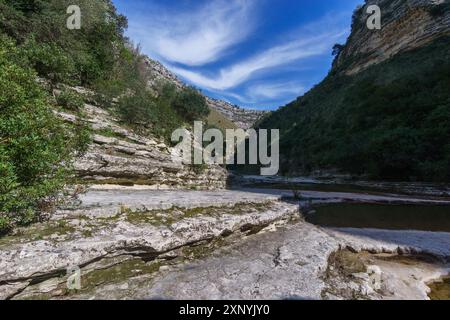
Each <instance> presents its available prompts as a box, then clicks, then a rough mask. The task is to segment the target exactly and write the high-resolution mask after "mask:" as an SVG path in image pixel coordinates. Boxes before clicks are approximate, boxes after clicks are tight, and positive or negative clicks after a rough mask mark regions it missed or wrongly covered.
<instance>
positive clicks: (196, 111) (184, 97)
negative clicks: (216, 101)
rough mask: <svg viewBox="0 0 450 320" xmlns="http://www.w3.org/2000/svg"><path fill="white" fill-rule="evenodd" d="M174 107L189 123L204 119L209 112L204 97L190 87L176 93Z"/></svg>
mask: <svg viewBox="0 0 450 320" xmlns="http://www.w3.org/2000/svg"><path fill="white" fill-rule="evenodd" d="M174 107H175V109H176V110H178V112H180V113H181V114H183V115H184V116H185V117H186V119H187V120H190V121H194V120H198V119H204V118H206V117H207V116H208V115H209V112H210V111H209V107H208V104H207V103H206V99H205V97H204V96H202V95H201V94H200V93H199V92H198V91H197V90H196V89H195V88H192V87H186V88H184V89H183V90H181V92H179V93H178V95H177V97H176V98H175V101H174Z"/></svg>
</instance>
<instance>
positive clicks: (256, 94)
mask: <svg viewBox="0 0 450 320" xmlns="http://www.w3.org/2000/svg"><path fill="white" fill-rule="evenodd" d="M305 91H306V88H305V87H304V86H303V85H302V84H301V83H299V82H298V81H287V82H275V83H273V82H265V83H258V84H254V85H250V86H249V87H248V88H246V90H245V92H244V93H242V94H237V93H234V92H221V93H222V94H224V95H225V96H227V97H230V98H233V99H235V100H238V101H239V102H240V103H242V104H255V103H259V102H261V101H267V102H270V101H276V100H278V99H279V98H286V97H287V96H293V97H297V96H300V95H302V94H304V93H305Z"/></svg>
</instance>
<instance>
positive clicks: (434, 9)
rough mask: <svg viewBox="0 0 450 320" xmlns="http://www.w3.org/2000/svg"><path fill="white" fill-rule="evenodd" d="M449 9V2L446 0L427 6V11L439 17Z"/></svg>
mask: <svg viewBox="0 0 450 320" xmlns="http://www.w3.org/2000/svg"><path fill="white" fill-rule="evenodd" d="M449 11H450V2H448V0H446V2H443V3H441V4H438V5H431V6H430V7H429V12H430V14H431V15H432V16H433V17H440V16H443V15H444V14H445V13H446V12H449Z"/></svg>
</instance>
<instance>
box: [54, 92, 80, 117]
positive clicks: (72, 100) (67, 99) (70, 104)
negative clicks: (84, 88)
mask: <svg viewBox="0 0 450 320" xmlns="http://www.w3.org/2000/svg"><path fill="white" fill-rule="evenodd" d="M56 103H57V104H58V106H60V107H62V108H63V109H65V110H69V111H76V112H79V111H81V110H82V108H83V105H84V101H83V97H82V96H80V95H79V94H77V93H76V92H74V91H72V90H68V89H65V90H63V91H62V92H61V93H59V94H58V95H57V96H56Z"/></svg>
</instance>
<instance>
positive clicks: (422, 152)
mask: <svg viewBox="0 0 450 320" xmlns="http://www.w3.org/2000/svg"><path fill="white" fill-rule="evenodd" d="M449 40H450V38H449V37H448V36H445V37H443V38H441V39H438V40H435V41H434V42H433V43H431V44H429V45H428V46H425V47H422V48H419V49H415V50H412V51H409V52H405V53H401V54H398V55H396V56H395V57H394V58H392V59H390V60H388V61H386V62H384V63H381V64H378V65H376V66H372V67H370V68H368V69H367V70H364V71H363V72H360V73H358V74H356V75H353V76H346V75H344V74H343V72H341V71H342V70H339V69H336V68H335V69H333V70H332V71H331V72H330V74H329V75H328V76H327V78H326V79H325V80H324V81H323V82H321V83H320V84H319V85H317V86H316V87H315V88H313V89H312V90H311V91H310V92H308V93H307V94H305V95H304V96H303V97H300V98H298V99H297V100H296V101H294V102H292V103H291V104H289V105H287V106H285V107H283V108H281V109H280V110H279V111H277V112H275V113H272V114H270V115H269V116H267V117H266V118H265V119H263V120H262V121H261V122H260V124H259V127H261V128H280V129H281V132H280V133H281V155H282V172H284V173H289V172H291V173H297V174H298V173H302V174H304V173H310V172H312V171H314V170H318V169H330V170H334V169H337V170H338V171H341V172H346V173H352V174H355V175H367V176H368V177H369V178H373V179H395V180H430V181H447V182H448V181H450V166H449V165H448V164H449V163H450V140H449V137H450V90H449V88H450V45H449V43H450V41H449Z"/></svg>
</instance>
